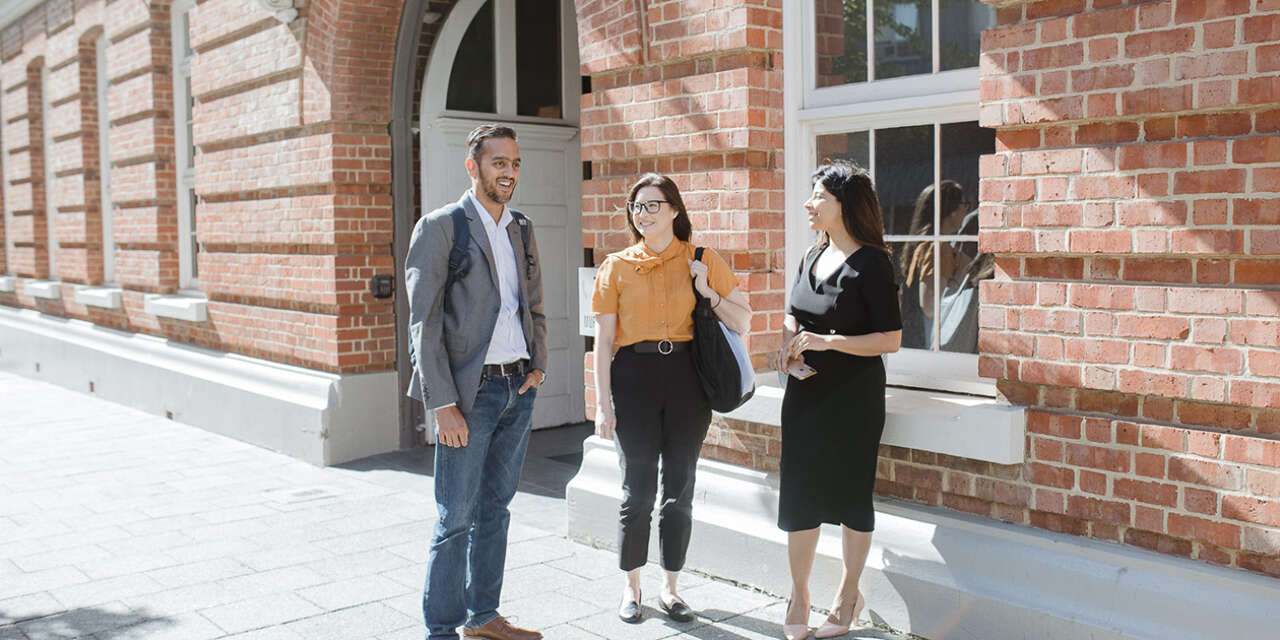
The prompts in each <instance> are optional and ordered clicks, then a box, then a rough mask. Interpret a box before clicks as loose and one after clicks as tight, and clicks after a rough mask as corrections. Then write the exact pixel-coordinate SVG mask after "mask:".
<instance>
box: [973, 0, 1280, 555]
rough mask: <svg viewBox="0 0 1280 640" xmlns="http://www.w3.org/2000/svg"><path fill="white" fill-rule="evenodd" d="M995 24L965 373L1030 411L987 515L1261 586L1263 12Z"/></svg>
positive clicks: (1082, 8) (1278, 295)
mask: <svg viewBox="0 0 1280 640" xmlns="http://www.w3.org/2000/svg"><path fill="white" fill-rule="evenodd" d="M998 15H999V27H997V28H996V29H993V30H991V31H988V32H986V33H985V34H984V37H983V51H984V53H983V55H982V61H981V67H982V84H981V94H982V100H983V104H982V124H983V125H984V126H988V127H994V128H996V129H997V131H998V133H997V152H996V154H995V155H993V156H989V157H986V158H984V159H983V162H982V175H983V183H982V201H983V203H982V211H981V224H982V231H981V241H980V246H981V249H982V250H983V251H985V252H990V253H994V254H996V255H997V267H998V272H997V277H996V279H995V280H993V281H989V282H984V283H983V287H982V292H981V294H982V309H981V325H982V335H981V340H980V350H981V352H982V356H981V360H980V370H981V373H982V375H984V376H988V377H992V378H996V379H997V380H998V381H999V388H1000V391H1001V393H1002V394H1003V395H1004V396H1005V397H1006V398H1008V399H1009V400H1010V401H1012V402H1014V403H1018V404H1024V405H1028V406H1030V407H1032V408H1033V410H1032V411H1031V413H1030V415H1029V424H1028V430H1029V432H1030V433H1029V435H1028V442H1027V446H1028V451H1027V453H1028V460H1029V462H1028V463H1027V464H1026V465H1025V467H1023V468H1022V469H1020V470H1016V471H1018V473H1017V474H1014V475H1012V476H1011V478H1010V479H1012V480H1015V481H1017V482H1015V483H1012V484H1010V485H1008V486H1009V488H1010V489H1018V490H1019V491H1021V492H1022V495H1021V496H1020V497H1015V499H1014V500H1012V501H998V502H1010V504H1011V505H1012V506H1014V507H1017V506H1019V505H1025V507H1026V508H1027V509H1028V514H1027V516H1026V517H1027V521H1028V522H1029V523H1030V524H1033V525H1036V526H1042V527H1046V528H1050V529H1055V530H1061V531H1067V532H1070V533H1076V534H1079V535H1088V536H1092V537H1095V538H1102V539H1109V540H1116V541H1123V542H1124V543H1127V544H1134V545H1138V546H1142V547H1146V548H1151V549H1156V550H1159V551H1162V552H1166V553H1172V554H1176V555H1182V556H1188V557H1195V558H1199V559H1202V560H1205V561H1208V562H1212V563H1215V564H1222V565H1227V566H1234V567H1242V568H1246V569H1250V570H1254V571H1263V572H1267V573H1270V574H1272V575H1278V576H1280V560H1277V557H1278V556H1280V473H1278V471H1280V350H1278V349H1277V347H1278V346H1280V319H1278V318H1277V317H1278V316H1280V291H1277V290H1276V285H1277V283H1278V281H1277V277H1276V274H1278V273H1280V234H1278V233H1277V231H1276V230H1275V225H1276V224H1277V223H1280V138H1278V137H1277V133H1280V108H1278V104H1277V103H1278V102H1280V73H1278V72H1280V2H1276V1H1275V0H1259V1H1258V2H1256V3H1255V2H1251V1H1250V0H1214V1H1206V0H1176V1H1173V2H1168V1H1165V2H1147V3H1142V4H1140V5H1136V6H1134V5H1120V4H1119V3H1118V2H1113V1H1109V0H1108V1H1105V2H1104V1H1103V0H1092V2H1086V0H1053V1H1048V2H1038V3H1032V4H1014V5H1010V6H1005V7H1003V8H1001V9H1000V10H999V14H998ZM948 477H950V476H948ZM996 488H998V487H996ZM1010 497H1014V496H1010ZM973 506H974V507H975V510H977V511H980V512H981V511H983V510H987V513H991V512H990V510H989V507H988V506H986V505H982V504H977V505H973ZM960 508H964V507H963V506H962V507H960ZM1006 511H1008V509H1006ZM1009 515H1011V516H1012V519H1014V520H1021V519H1022V517H1023V516H1022V515H1020V514H1018V513H1017V512H1016V511H1014V512H1012V513H1010V514H1009Z"/></svg>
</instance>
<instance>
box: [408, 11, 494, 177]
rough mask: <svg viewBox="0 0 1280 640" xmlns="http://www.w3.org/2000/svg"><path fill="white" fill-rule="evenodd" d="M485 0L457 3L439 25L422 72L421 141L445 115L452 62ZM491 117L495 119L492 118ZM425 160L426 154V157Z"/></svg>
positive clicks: (424, 167) (419, 123) (424, 173)
mask: <svg viewBox="0 0 1280 640" xmlns="http://www.w3.org/2000/svg"><path fill="white" fill-rule="evenodd" d="M484 3H485V0H458V4H455V5H453V9H452V10H450V11H449V17H447V18H445V21H444V24H443V25H441V26H440V32H439V33H440V35H439V36H438V37H437V40H436V43H435V45H434V46H432V47H431V55H430V57H428V58H427V68H426V69H424V70H423V72H422V74H423V75H422V99H421V100H420V102H419V105H420V106H419V107H418V126H419V127H421V133H420V135H421V140H422V143H425V142H426V140H427V129H428V128H429V127H430V125H431V124H432V123H434V122H435V121H436V118H439V117H440V115H441V114H443V113H444V107H445V104H446V101H447V100H448V98H449V74H450V73H452V71H453V60H454V58H456V57H457V55H458V45H460V44H462V36H463V35H464V34H465V33H466V32H467V27H469V26H471V21H472V20H474V19H475V17H476V14H477V13H479V12H480V9H481V8H482V7H484ZM489 117H490V118H492V116H489ZM424 159H425V154H424ZM422 165H423V176H422V177H423V184H424V185H425V184H426V162H423V163H422Z"/></svg>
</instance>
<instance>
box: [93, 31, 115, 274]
mask: <svg viewBox="0 0 1280 640" xmlns="http://www.w3.org/2000/svg"><path fill="white" fill-rule="evenodd" d="M94 48H95V54H96V56H97V60H98V77H97V89H98V184H99V186H100V187H101V189H100V196H99V202H100V203H101V204H100V205H99V206H100V208H101V209H102V211H101V215H102V280H103V281H104V282H108V283H110V282H115V281H116V237H115V231H114V229H115V205H114V204H113V203H112V201H111V114H110V113H109V112H108V109H107V104H108V103H107V89H108V87H109V86H110V85H109V82H108V78H107V36H106V35H101V36H98V39H97V40H96V41H95V42H94Z"/></svg>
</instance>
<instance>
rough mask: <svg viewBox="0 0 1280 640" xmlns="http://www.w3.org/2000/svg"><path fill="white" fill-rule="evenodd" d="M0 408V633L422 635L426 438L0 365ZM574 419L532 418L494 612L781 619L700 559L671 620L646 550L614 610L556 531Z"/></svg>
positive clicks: (583, 626)
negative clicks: (243, 430)
mask: <svg viewBox="0 0 1280 640" xmlns="http://www.w3.org/2000/svg"><path fill="white" fill-rule="evenodd" d="M0 407H2V408H3V409H2V410H0V640H54V639H58V640H61V639H71V638H85V639H87V640H170V639H172V640H222V639H234V640H301V639H306V640H421V639H422V638H423V636H424V630H423V628H422V618H421V616H422V614H421V589H422V581H423V578H424V576H425V573H426V559H427V544H428V539H429V536H430V534H431V530H432V527H433V526H434V525H435V506H434V502H433V500H432V478H431V455H432V450H431V449H429V448H428V449H416V450H411V451H403V452H397V453H392V454H385V455H381V456H374V457H372V458H366V459H364V460H359V461H355V462H353V463H350V464H347V465H342V466H341V467H337V468H328V469H321V468H316V467H312V466H310V465H307V464H305V463H302V462H298V461H296V460H293V459H291V458H287V457H284V456H281V455H278V454H275V453H272V452H270V451H266V450H263V449H260V448H257V447H254V446H251V445H248V444H245V443H242V442H238V441H236V440H232V439H229V438H226V437H223V436H219V435H215V434H211V433H208V432H205V431H201V430H199V429H196V428H192V427H189V426H186V425H182V424H178V423H175V422H172V421H169V420H166V419H164V418H160V417H157V416H152V415H149V414H146V413H142V412H139V411H135V410H132V409H129V408H127V407H122V406H119V405H114V404H111V403H108V402H104V401H102V400H99V399H97V398H94V397H92V396H89V395H84V394H80V393H76V392H72V391H68V390H65V389H61V388H58V387H55V386H52V385H48V384H45V383H42V382H39V381H35V380H30V379H26V378H22V377H19V376H15V375H12V374H9V373H4V372H0ZM588 431H589V429H587V430H584V429H583V428H572V429H556V430H550V431H540V432H538V433H536V434H535V435H534V438H533V440H532V442H531V444H530V451H529V462H528V465H527V466H526V474H525V477H524V478H523V479H522V483H521V491H520V493H519V494H518V495H517V497H516V499H515V500H514V501H513V503H512V507H511V510H512V526H511V533H510V548H509V550H508V553H507V569H508V571H507V574H506V578H505V589H504V602H503V608H502V611H503V613H504V614H506V615H508V616H509V617H511V618H512V619H514V620H515V621H516V622H517V623H519V624H522V625H526V626H531V627H534V628H539V629H541V630H542V631H543V632H544V634H545V636H546V638H547V639H548V640H600V639H602V638H603V639H607V640H647V639H653V640H657V639H662V638H702V639H707V640H757V639H764V638H776V637H780V631H781V629H780V626H779V624H778V621H779V619H780V618H781V615H782V610H783V606H784V605H783V603H782V601H781V600H779V599H778V598H776V597H773V596H770V595H766V594H763V593H759V592H754V591H751V590H747V589H741V588H738V587H735V586H733V585H730V584H727V583H725V582H720V581H716V580H713V579H711V578H709V577H707V576H701V575H695V574H688V575H686V576H684V577H683V578H682V582H681V588H682V590H683V593H684V595H685V597H686V599H688V600H689V602H690V603H691V604H692V605H694V606H695V607H698V608H700V609H701V611H700V612H699V613H700V615H699V617H698V619H697V620H695V621H694V622H690V623H687V624H676V623H672V622H670V621H668V620H666V619H665V618H664V617H663V616H662V615H661V612H659V611H658V610H657V609H656V601H655V597H656V594H657V593H658V589H659V584H660V583H659V580H660V572H659V571H658V569H657V568H656V567H651V568H650V570H649V571H648V572H647V573H646V575H645V576H644V580H643V583H642V584H643V593H644V594H645V603H644V605H645V611H646V619H645V620H644V621H643V622H642V623H641V624H638V625H626V624H623V623H621V622H620V621H619V620H618V619H617V617H616V615H615V613H614V609H615V607H616V598H617V597H618V593H619V589H620V587H621V583H622V577H621V574H620V572H619V571H618V568H617V558H616V556H615V554H614V553H613V552H611V551H606V550H601V549H593V548H591V547H587V546H584V545H580V544H577V543H574V542H571V541H569V540H568V539H567V538H566V537H565V535H566V528H567V519H566V516H565V505H564V484H565V482H566V481H567V480H568V478H569V477H571V476H572V474H573V472H574V470H575V469H576V465H574V464H569V463H567V462H566V460H573V459H574V457H575V454H579V453H580V452H581V441H582V439H583V438H584V437H585V435H586V433H587V432H588ZM553 458H554V459H553ZM778 561H779V562H782V561H784V559H783V558H779V559H778ZM820 619H821V614H820V613H816V612H815V613H814V616H813V622H814V623H815V624H816V623H817V622H818V621H819V620H820ZM846 637H847V638H853V637H858V638H901V637H902V636H893V635H890V634H886V633H884V632H877V631H867V632H862V633H858V634H851V635H849V636H846Z"/></svg>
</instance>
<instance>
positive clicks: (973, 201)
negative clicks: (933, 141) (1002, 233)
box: [942, 122, 996, 236]
mask: <svg viewBox="0 0 1280 640" xmlns="http://www.w3.org/2000/svg"><path fill="white" fill-rule="evenodd" d="M995 149H996V133H995V130H993V129H984V128H982V127H979V126H978V123H977V122H957V123H954V124H944V125H942V180H943V183H944V185H945V184H946V183H947V182H951V183H954V184H955V185H956V187H957V188H958V189H959V191H960V194H959V201H958V202H956V204H955V206H957V207H960V206H963V207H964V210H963V211H960V212H956V213H955V216H953V218H954V219H949V218H948V213H949V211H948V210H947V208H948V207H949V205H946V203H947V191H948V190H947V189H946V188H945V187H944V190H943V203H944V210H943V212H942V215H943V222H942V227H943V228H942V233H943V234H945V235H969V236H976V235H978V158H979V156H982V155H985V154H991V153H995Z"/></svg>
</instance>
